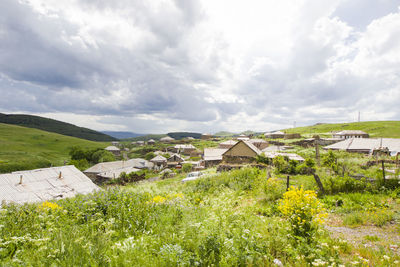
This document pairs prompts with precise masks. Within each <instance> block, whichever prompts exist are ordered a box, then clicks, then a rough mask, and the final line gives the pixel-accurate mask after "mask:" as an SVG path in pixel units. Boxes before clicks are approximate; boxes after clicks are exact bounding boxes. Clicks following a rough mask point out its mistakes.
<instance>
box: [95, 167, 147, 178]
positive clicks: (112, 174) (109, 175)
mask: <svg viewBox="0 0 400 267" xmlns="http://www.w3.org/2000/svg"><path fill="white" fill-rule="evenodd" d="M137 171H140V169H136V168H133V167H126V168H121V169H115V170H110V171H106V172H102V173H99V174H98V175H99V176H101V177H104V178H109V179H112V178H118V177H119V176H120V175H121V173H123V172H125V173H126V174H129V173H131V172H137Z"/></svg>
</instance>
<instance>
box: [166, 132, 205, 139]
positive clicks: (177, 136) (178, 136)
mask: <svg viewBox="0 0 400 267" xmlns="http://www.w3.org/2000/svg"><path fill="white" fill-rule="evenodd" d="M167 135H168V136H170V137H172V138H174V139H176V140H180V139H183V138H186V137H193V138H194V139H201V133H190V132H174V133H167Z"/></svg>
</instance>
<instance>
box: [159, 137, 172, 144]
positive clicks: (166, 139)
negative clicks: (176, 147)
mask: <svg viewBox="0 0 400 267" xmlns="http://www.w3.org/2000/svg"><path fill="white" fill-rule="evenodd" d="M173 141H175V139H174V138H172V137H170V136H165V137H163V138H161V139H160V142H163V143H170V142H173Z"/></svg>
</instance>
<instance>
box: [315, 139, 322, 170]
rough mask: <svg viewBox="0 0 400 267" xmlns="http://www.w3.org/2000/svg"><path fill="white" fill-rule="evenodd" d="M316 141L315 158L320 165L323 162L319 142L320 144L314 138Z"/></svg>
mask: <svg viewBox="0 0 400 267" xmlns="http://www.w3.org/2000/svg"><path fill="white" fill-rule="evenodd" d="M314 142H315V160H316V161H317V166H318V167H320V166H321V163H320V158H319V144H318V140H317V139H316V140H314Z"/></svg>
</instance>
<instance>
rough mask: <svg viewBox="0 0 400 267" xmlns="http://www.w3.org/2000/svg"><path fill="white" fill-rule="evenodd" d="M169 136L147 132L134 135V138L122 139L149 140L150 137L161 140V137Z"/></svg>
mask: <svg viewBox="0 0 400 267" xmlns="http://www.w3.org/2000/svg"><path fill="white" fill-rule="evenodd" d="M165 136H167V135H166V134H146V135H142V136H138V137H133V138H126V139H124V140H122V141H148V140H150V139H153V140H156V141H157V140H160V139H161V138H163V137H165Z"/></svg>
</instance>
